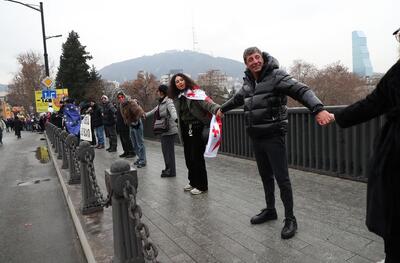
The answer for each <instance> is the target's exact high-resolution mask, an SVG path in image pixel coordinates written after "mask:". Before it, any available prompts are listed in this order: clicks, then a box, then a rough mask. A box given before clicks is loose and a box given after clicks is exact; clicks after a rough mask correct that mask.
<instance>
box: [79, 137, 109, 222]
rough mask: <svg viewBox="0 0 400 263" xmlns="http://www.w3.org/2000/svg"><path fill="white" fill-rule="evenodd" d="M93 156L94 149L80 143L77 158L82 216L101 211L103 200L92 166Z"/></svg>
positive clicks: (84, 143)
mask: <svg viewBox="0 0 400 263" xmlns="http://www.w3.org/2000/svg"><path fill="white" fill-rule="evenodd" d="M94 155H95V154H94V149H93V147H90V143H89V142H87V141H82V142H81V143H80V144H79V150H78V158H79V161H80V168H81V181H82V202H81V211H82V214H83V215H87V214H90V213H94V212H98V211H103V203H104V198H103V195H102V193H101V190H100V187H99V185H98V184H97V180H96V174H95V170H94V165H93V160H94Z"/></svg>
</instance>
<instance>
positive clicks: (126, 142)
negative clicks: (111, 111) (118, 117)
mask: <svg viewBox="0 0 400 263" xmlns="http://www.w3.org/2000/svg"><path fill="white" fill-rule="evenodd" d="M119 137H120V139H121V144H122V149H124V153H127V154H134V153H135V151H134V150H133V144H132V141H131V138H130V136H129V129H126V130H119Z"/></svg>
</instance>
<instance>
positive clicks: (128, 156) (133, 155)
mask: <svg viewBox="0 0 400 263" xmlns="http://www.w3.org/2000/svg"><path fill="white" fill-rule="evenodd" d="M135 156H136V154H133V153H128V154H127V155H125V156H124V157H125V158H133V157H135Z"/></svg>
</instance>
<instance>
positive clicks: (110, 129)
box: [101, 95, 117, 152]
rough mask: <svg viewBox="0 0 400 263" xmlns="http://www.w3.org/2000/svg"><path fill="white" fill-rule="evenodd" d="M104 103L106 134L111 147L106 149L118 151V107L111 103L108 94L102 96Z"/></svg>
mask: <svg viewBox="0 0 400 263" xmlns="http://www.w3.org/2000/svg"><path fill="white" fill-rule="evenodd" d="M101 101H102V103H103V125H104V130H105V133H106V136H107V137H108V139H109V143H110V147H109V148H107V149H106V150H107V151H109V152H116V151H117V131H116V128H115V123H116V113H117V109H116V108H115V107H114V105H113V104H112V103H111V101H110V100H109V99H108V97H107V96H106V95H103V96H101Z"/></svg>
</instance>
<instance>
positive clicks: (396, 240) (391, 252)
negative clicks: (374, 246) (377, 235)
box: [384, 236, 400, 263]
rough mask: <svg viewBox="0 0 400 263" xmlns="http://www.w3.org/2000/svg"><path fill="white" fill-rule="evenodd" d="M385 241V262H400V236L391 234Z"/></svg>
mask: <svg viewBox="0 0 400 263" xmlns="http://www.w3.org/2000/svg"><path fill="white" fill-rule="evenodd" d="M384 241H385V242H384V243H385V253H386V257H385V263H398V262H400V250H399V249H400V237H399V236H397V237H396V236H391V237H388V238H385V239H384Z"/></svg>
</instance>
